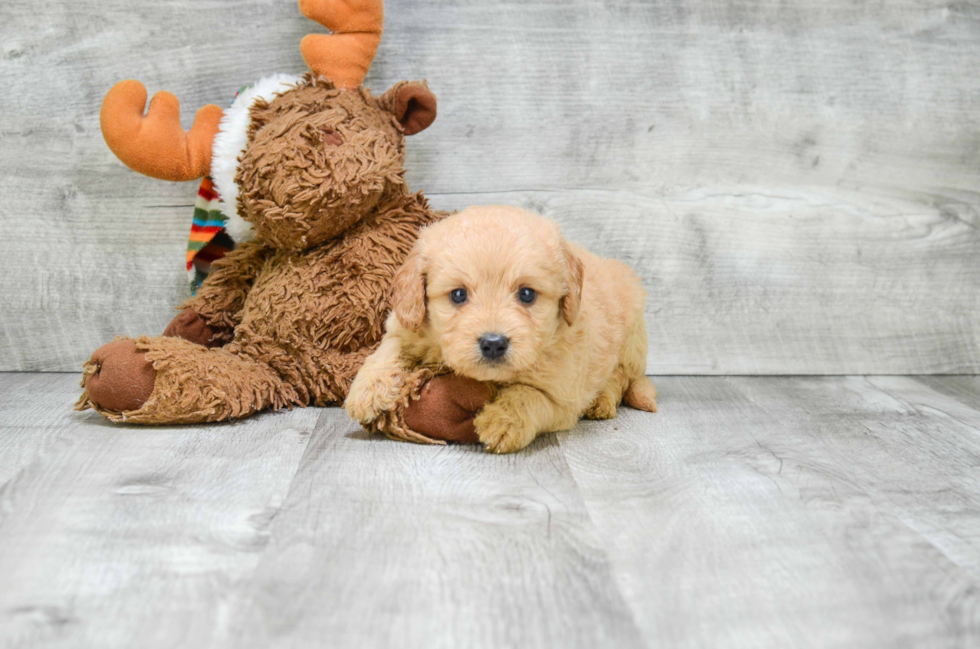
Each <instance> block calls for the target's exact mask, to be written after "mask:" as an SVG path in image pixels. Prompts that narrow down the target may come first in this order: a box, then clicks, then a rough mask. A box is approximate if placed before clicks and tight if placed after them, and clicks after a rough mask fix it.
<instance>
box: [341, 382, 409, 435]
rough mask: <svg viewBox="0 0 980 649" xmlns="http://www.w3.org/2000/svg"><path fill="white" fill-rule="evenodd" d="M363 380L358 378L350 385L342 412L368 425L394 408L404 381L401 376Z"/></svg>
mask: <svg viewBox="0 0 980 649" xmlns="http://www.w3.org/2000/svg"><path fill="white" fill-rule="evenodd" d="M363 378H364V380H361V379H362V377H361V376H358V377H357V378H355V379H354V383H353V384H351V386H350V391H349V392H348V393H347V398H346V399H345V400H344V410H346V411H347V414H348V415H350V416H351V417H353V418H354V419H356V420H357V421H359V422H361V423H362V424H370V423H371V422H372V421H374V420H375V419H377V418H378V415H380V414H381V413H383V412H387V411H389V410H392V409H393V408H394V407H395V404H396V403H397V402H398V395H399V394H400V392H401V387H402V384H403V383H404V380H403V378H402V377H401V375H381V376H375V377H373V378H371V379H368V378H367V377H363Z"/></svg>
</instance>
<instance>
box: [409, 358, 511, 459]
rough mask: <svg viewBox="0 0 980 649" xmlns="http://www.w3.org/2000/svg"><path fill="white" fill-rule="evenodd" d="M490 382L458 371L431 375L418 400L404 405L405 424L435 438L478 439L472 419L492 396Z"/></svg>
mask: <svg viewBox="0 0 980 649" xmlns="http://www.w3.org/2000/svg"><path fill="white" fill-rule="evenodd" d="M492 396H493V394H492V391H491V389H490V387H489V386H487V385H486V384H485V383H481V382H479V381H474V380H473V379H468V378H465V377H461V376H456V375H455V374H443V375H441V376H436V377H434V378H432V379H431V380H430V381H429V382H428V383H426V384H425V385H424V386H423V387H422V389H421V390H420V391H419V398H418V401H412V402H410V403H409V404H408V407H407V408H406V409H405V415H404V417H405V424H406V425H407V426H408V427H409V428H410V429H412V430H413V431H415V432H417V433H421V434H422V435H425V436H426V437H430V438H432V439H441V440H444V441H447V442H458V443H462V444H476V443H479V441H480V438H479V437H477V435H476V428H475V427H474V425H473V419H474V418H475V417H476V415H477V413H478V412H480V410H481V409H482V408H483V406H485V405H486V403H487V402H488V401H489V400H490V399H491V398H492Z"/></svg>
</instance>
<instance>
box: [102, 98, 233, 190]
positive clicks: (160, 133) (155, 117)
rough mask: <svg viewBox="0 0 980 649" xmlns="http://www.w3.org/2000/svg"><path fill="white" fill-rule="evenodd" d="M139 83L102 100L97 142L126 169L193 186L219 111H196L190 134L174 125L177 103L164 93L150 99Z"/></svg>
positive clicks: (202, 170) (205, 166) (206, 166)
mask: <svg viewBox="0 0 980 649" xmlns="http://www.w3.org/2000/svg"><path fill="white" fill-rule="evenodd" d="M145 107H146V88H144V87H143V84H142V83H140V82H139V81H133V80H129V81H120V82H119V83H117V84H116V85H114V86H113V87H112V88H111V89H110V90H109V92H108V94H106V96H105V99H103V100H102V113H101V115H100V121H101V123H102V137H104V138H105V141H106V144H108V145H109V148H110V149H112V152H113V153H115V154H116V157H118V158H119V159H120V160H122V161H123V162H124V163H125V164H126V166H127V167H129V168H130V169H133V170H134V171H138V172H140V173H141V174H145V175H147V176H152V177H153V178H159V179H161V180H193V179H195V178H200V177H201V176H206V175H207V174H208V172H209V170H210V168H211V144H212V143H213V142H214V136H215V135H216V134H217V132H218V122H220V121H221V115H222V110H221V108H220V107H218V106H215V105H214V104H208V105H207V106H205V107H203V108H201V109H200V110H199V111H197V115H196V116H195V117H194V126H192V127H191V130H190V132H186V131H184V129H183V128H182V127H181V125H180V102H179V101H177V98H176V97H174V96H173V95H172V94H170V93H169V92H165V91H160V92H158V93H157V94H155V95H153V101H151V102H150V110H149V111H148V112H147V114H146V116H145V117H144V116H143V109H144V108H145Z"/></svg>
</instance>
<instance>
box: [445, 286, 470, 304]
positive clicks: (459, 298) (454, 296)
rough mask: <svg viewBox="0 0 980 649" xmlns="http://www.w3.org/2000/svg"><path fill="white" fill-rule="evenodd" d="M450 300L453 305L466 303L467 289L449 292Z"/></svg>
mask: <svg viewBox="0 0 980 649" xmlns="http://www.w3.org/2000/svg"><path fill="white" fill-rule="evenodd" d="M449 299H450V300H452V301H453V304H462V303H463V302H465V301H466V289H465V288H457V289H453V290H452V291H450V292H449Z"/></svg>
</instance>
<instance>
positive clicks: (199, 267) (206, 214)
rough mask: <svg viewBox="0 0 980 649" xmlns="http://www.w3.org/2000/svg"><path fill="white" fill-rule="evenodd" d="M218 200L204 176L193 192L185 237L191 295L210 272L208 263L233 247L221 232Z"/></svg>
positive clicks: (223, 226)
mask: <svg viewBox="0 0 980 649" xmlns="http://www.w3.org/2000/svg"><path fill="white" fill-rule="evenodd" d="M220 201H221V199H220V197H219V196H218V192H217V191H215V189H214V185H212V184H211V179H210V178H208V177H205V178H204V180H203V181H201V187H200V189H198V190H197V201H196V202H195V203H194V220H193V222H192V223H191V233H190V236H189V237H188V238H187V275H188V278H189V279H190V284H191V295H193V294H194V293H196V292H197V289H198V287H199V286H200V285H201V282H203V281H204V278H205V277H207V276H208V273H210V272H211V263H212V262H213V261H215V260H217V259H221V258H222V257H224V256H225V254H227V253H228V252H229V251H230V250H232V249H233V248H234V247H235V242H234V241H232V240H231V237H229V236H228V234H227V233H225V221H227V219H226V218H225V215H224V214H222V213H221V210H220V209H219V208H218V204H219V203H220Z"/></svg>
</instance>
